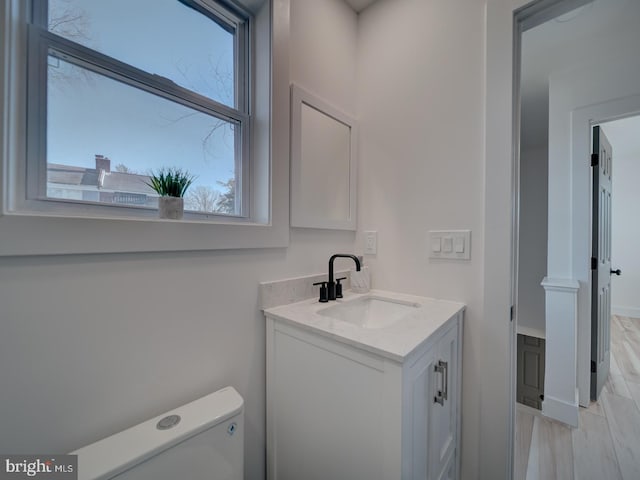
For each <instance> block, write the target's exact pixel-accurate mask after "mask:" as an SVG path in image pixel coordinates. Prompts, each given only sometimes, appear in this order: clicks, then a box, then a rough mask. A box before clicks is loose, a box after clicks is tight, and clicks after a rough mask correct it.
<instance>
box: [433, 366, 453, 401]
mask: <svg viewBox="0 0 640 480" xmlns="http://www.w3.org/2000/svg"><path fill="white" fill-rule="evenodd" d="M434 370H435V372H436V373H440V374H442V377H441V379H442V383H441V386H442V388H441V389H440V390H438V392H437V394H436V396H435V397H434V398H433V401H434V402H435V403H439V404H440V405H444V401H445V400H446V399H447V397H448V396H449V378H448V377H449V371H448V370H449V363H448V362H445V361H444V360H438V363H436V364H435V365H434Z"/></svg>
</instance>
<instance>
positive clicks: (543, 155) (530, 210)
mask: <svg viewBox="0 0 640 480" xmlns="http://www.w3.org/2000/svg"><path fill="white" fill-rule="evenodd" d="M548 171H549V163H548V154H547V148H546V146H545V147H543V148H536V149H532V150H524V151H522V152H521V154H520V231H519V245H518V317H517V318H518V333H524V334H526V335H532V336H539V337H542V338H543V337H544V332H545V298H544V296H545V295H544V289H543V288H542V286H541V285H540V282H542V279H543V278H544V277H545V275H546V274H547V174H548Z"/></svg>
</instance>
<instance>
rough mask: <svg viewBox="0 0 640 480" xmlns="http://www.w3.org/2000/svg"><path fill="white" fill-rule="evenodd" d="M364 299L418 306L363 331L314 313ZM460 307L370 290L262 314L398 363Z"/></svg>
mask: <svg viewBox="0 0 640 480" xmlns="http://www.w3.org/2000/svg"><path fill="white" fill-rule="evenodd" d="M367 296H376V297H384V298H389V299H392V300H399V301H403V302H412V303H416V304H418V305H419V306H418V307H417V308H415V310H414V311H412V312H411V313H409V314H408V315H406V316H403V317H402V318H401V319H400V320H398V321H397V322H396V323H394V324H392V325H389V326H387V327H383V328H375V329H372V328H363V327H360V326H357V325H354V324H351V323H347V322H344V321H341V320H337V319H335V318H331V317H327V316H323V315H320V314H318V311H319V310H322V309H324V308H327V307H330V306H333V305H336V304H339V303H343V302H349V301H351V300H355V299H358V298H361V297H367ZM464 308H465V305H464V304H463V303H459V302H452V301H448V300H438V299H434V298H427V297H419V296H414V295H406V294H403V293H395V292H387V291H383V290H371V291H370V292H369V293H366V294H356V293H353V292H350V291H347V292H345V294H344V298H342V299H338V300H336V301H332V302H328V303H320V302H319V301H318V300H317V299H316V298H314V299H310V300H304V301H302V302H297V303H291V304H289V305H282V306H279V307H273V308H269V309H267V310H265V311H264V313H265V315H266V316H267V317H270V318H273V319H276V320H280V321H282V322H285V323H288V324H291V325H295V326H298V327H301V328H303V329H306V330H309V331H313V332H316V333H319V334H321V335H323V336H326V337H329V338H332V339H335V340H337V341H339V342H342V343H346V344H349V345H353V346H355V347H358V348H361V349H363V350H367V351H370V352H372V353H376V354H379V355H382V356H385V357H387V358H390V359H392V360H396V361H399V362H402V361H403V360H404V359H405V358H407V356H408V355H410V354H411V353H412V352H413V351H414V350H415V349H417V348H418V347H420V346H421V345H423V344H424V343H425V342H427V341H428V340H429V337H430V336H431V335H432V334H433V333H435V332H436V331H437V330H438V329H439V328H440V327H442V326H443V325H444V324H445V323H446V322H447V321H448V320H449V319H451V317H453V316H454V315H456V314H457V313H458V312H460V311H462V310H464Z"/></svg>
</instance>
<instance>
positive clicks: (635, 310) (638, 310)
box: [611, 306, 640, 318]
mask: <svg viewBox="0 0 640 480" xmlns="http://www.w3.org/2000/svg"><path fill="white" fill-rule="evenodd" d="M611 313H612V314H613V315H620V316H623V317H632V318H640V307H624V306H618V307H611Z"/></svg>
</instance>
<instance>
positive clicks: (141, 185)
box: [47, 163, 158, 196]
mask: <svg viewBox="0 0 640 480" xmlns="http://www.w3.org/2000/svg"><path fill="white" fill-rule="evenodd" d="M47 182H48V183H55V184H61V185H72V186H94V187H96V189H99V190H107V191H114V192H129V193H144V194H147V195H152V196H157V195H158V194H157V193H156V192H155V191H154V190H153V189H152V188H151V187H149V186H148V185H147V183H148V182H149V176H148V175H140V174H137V173H123V172H107V171H106V170H103V169H97V168H85V167H76V166H73V165H62V164H58V163H48V164H47Z"/></svg>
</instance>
